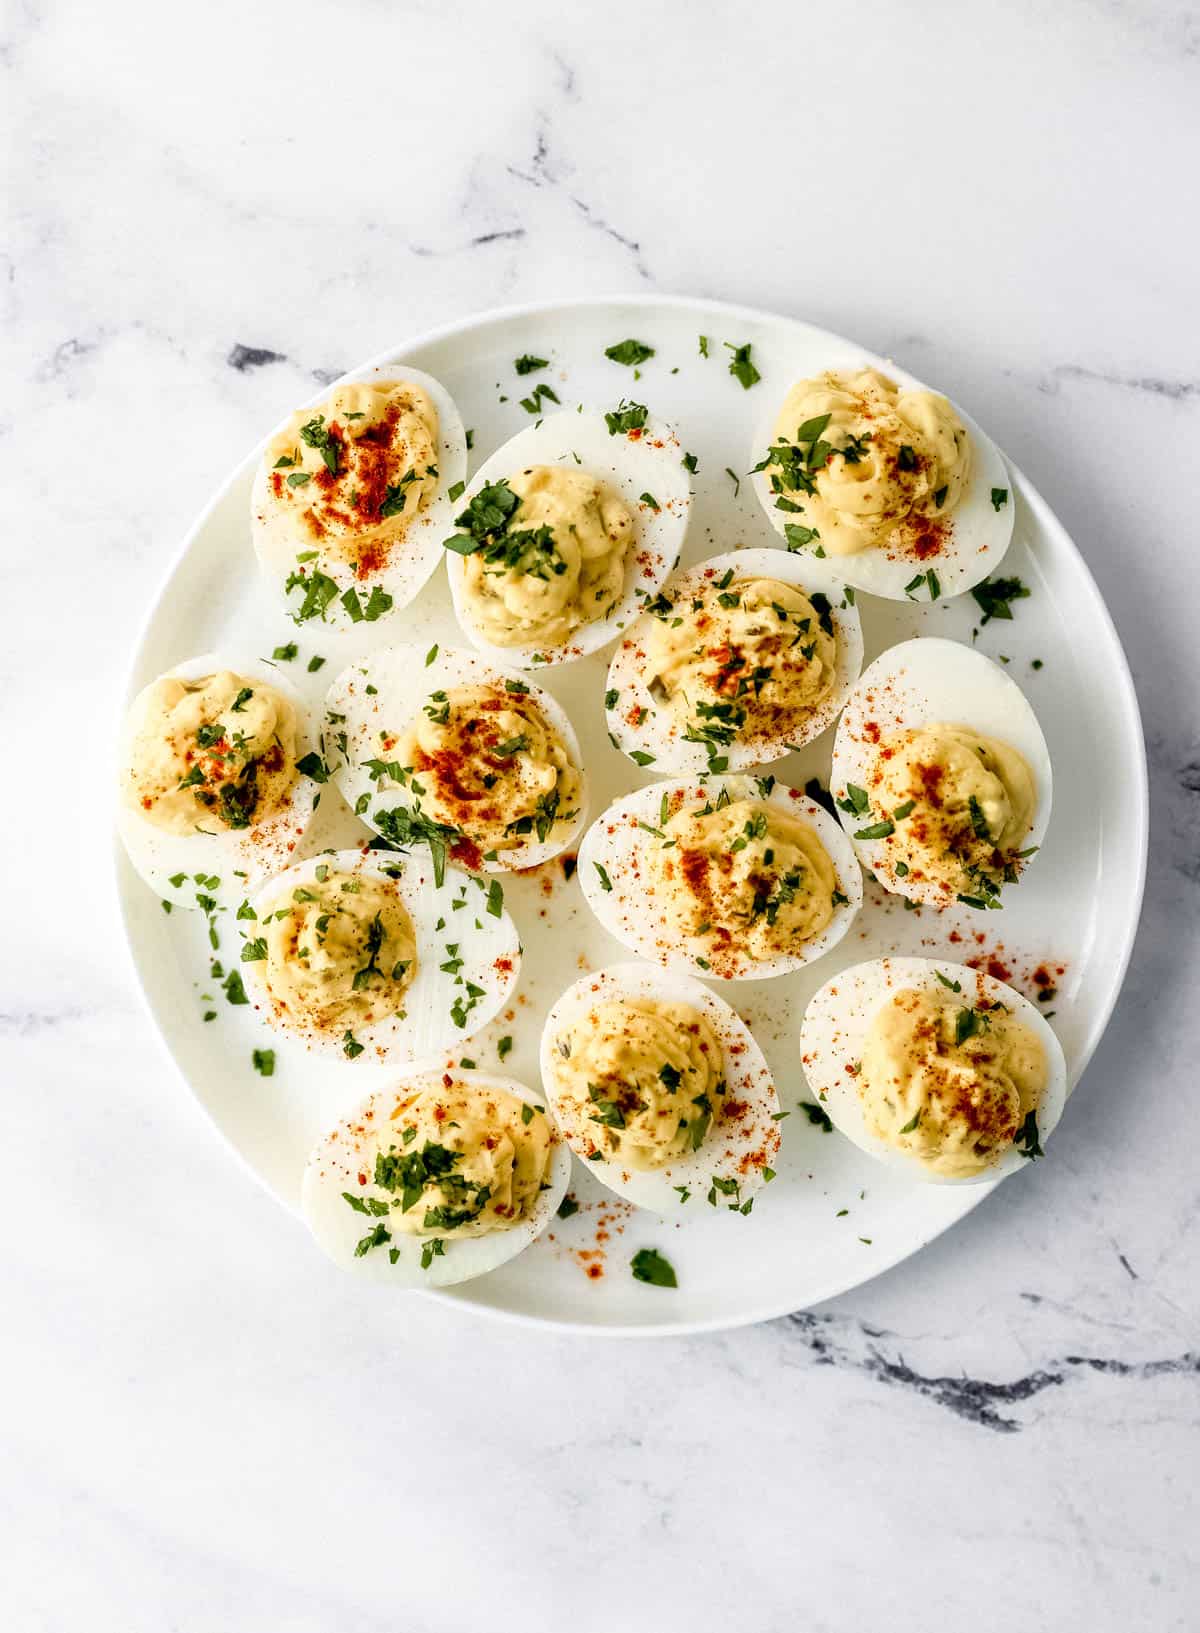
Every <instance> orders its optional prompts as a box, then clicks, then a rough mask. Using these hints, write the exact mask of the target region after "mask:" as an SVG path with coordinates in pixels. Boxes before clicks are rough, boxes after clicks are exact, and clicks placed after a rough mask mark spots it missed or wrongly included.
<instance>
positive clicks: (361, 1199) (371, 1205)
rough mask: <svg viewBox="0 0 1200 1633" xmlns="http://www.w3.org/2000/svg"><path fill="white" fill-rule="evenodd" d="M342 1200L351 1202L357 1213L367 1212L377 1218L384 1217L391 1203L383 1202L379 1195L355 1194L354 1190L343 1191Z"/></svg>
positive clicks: (369, 1215)
mask: <svg viewBox="0 0 1200 1633" xmlns="http://www.w3.org/2000/svg"><path fill="white" fill-rule="evenodd" d="M342 1201H343V1202H346V1203H349V1205H350V1207H352V1208H353V1209H354V1211H355V1213H365V1214H367V1215H368V1217H371V1218H375V1219H379V1218H382V1217H383V1216H385V1215H386V1214H387V1213H388V1211H389V1204H388V1203H386V1202H381V1201H380V1200H379V1198H378V1197H377V1196H355V1194H354V1192H353V1191H343V1192H342Z"/></svg>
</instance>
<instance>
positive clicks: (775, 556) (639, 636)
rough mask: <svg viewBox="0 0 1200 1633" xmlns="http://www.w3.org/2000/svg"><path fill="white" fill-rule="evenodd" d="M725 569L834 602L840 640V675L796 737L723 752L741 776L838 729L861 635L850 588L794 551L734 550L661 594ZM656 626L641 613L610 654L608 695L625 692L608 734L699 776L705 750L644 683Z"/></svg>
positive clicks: (609, 715) (678, 771)
mask: <svg viewBox="0 0 1200 1633" xmlns="http://www.w3.org/2000/svg"><path fill="white" fill-rule="evenodd" d="M814 569H815V570H814ZM728 570H732V571H733V573H734V574H735V577H736V578H774V579H778V580H779V581H780V582H782V583H785V584H789V585H794V586H795V587H796V588H797V589H801V590H804V591H805V592H806V593H810V592H812V591H819V592H824V594H826V595H827V596H828V597H829V599H830V618H831V621H832V623H833V626H834V631H835V634H836V637H837V670H836V677H835V681H834V688H833V691H832V692H831V693H830V694H829V696H828V698H826V699H825V700H824V702H822V703H821V704H820V705H819V707H818V708H816V709H814V710H812V711H811V713H810V716H809V719H808V721H807V723H805V724H804V725H802V726H801V729H800V730H799V731H797V732H793V733H792V734H791V735H789V736H788V737H787V738H786V739H785V738H782V737H780V738H769V737H768V738H759V739H756V740H755V741H754V742H753V743H736V742H735V743H731V744H729V746H728V747H727V748H725V749H723V750H722V751H721V752H722V754H723V755H725V756H726V757H727V758H728V761H729V770H730V771H732V772H737V771H747V770H749V769H750V768H751V767H753V766H761V765H770V764H772V763H773V762H774V761H776V760H781V759H783V758H784V756H785V755H787V754H790V753H791V752H792V750H793V749H795V748H802V747H803V746H804V745H805V744H807V743H811V742H815V740H816V739H817V738H818V737H820V736H821V735H822V734H823V733H824V732H826V731H828V730H829V728H830V727H831V726H832V725H834V724H835V722H836V721H837V718H838V716H839V715H840V713H841V711H842V708H843V707H844V705H845V702H846V699H847V697H848V696H849V694H850V689H851V687H852V686H853V685H854V682H855V681H856V680H857V679H858V676H859V675H860V673H861V672H862V660H863V633H862V619H861V618H860V617H859V613H858V608H857V607H856V606H855V605H854V604H853V603H852V602H847V601H846V600H845V592H846V585H845V584H844V583H843V581H842V580H841V579H840V578H839V577H838V576H837V574H836V572H835V571H833V570H832V568H831V567H830V565H829V563H828V562H826V561H820V560H818V559H817V558H815V557H811V556H804V557H798V556H796V555H795V554H794V553H793V552H791V551H780V550H770V549H767V550H763V549H753V550H734V551H729V552H727V553H725V554H723V555H719V556H711V557H710V558H709V559H708V560H707V561H701V562H697V564H696V565H695V566H694V567H688V568H686V569H685V570H684V571H683V572H680V573H676V574H674V575H673V577H672V578H671V579H670V580H668V582H667V584H666V585H665V586H664V589H665V592H666V593H667V594H668V595H670V594H676V595H681V596H682V595H686V594H687V593H689V592H691V591H693V590H694V589H699V588H701V587H702V586H703V585H704V584H705V583H707V582H708V581H709V580H710V578H711V577H712V575H714V574H715V575H716V576H717V577H718V578H719V577H721V576H723V574H724V573H725V572H726V571H728ZM835 596H839V597H841V598H842V599H841V601H840V602H839V601H834V599H833V598H834V597H835ZM654 622H655V618H654V615H653V614H652V613H643V614H642V616H641V617H640V618H639V619H638V620H637V621H636V623H634V624H632V625H631V626H630V628H629V629H628V630H627V631H626V632H625V635H624V638H623V639H622V641H621V644H620V646H619V647H618V648H617V650H616V652H615V653H614V654H613V658H612V662H611V663H610V665H609V669H608V678H607V680H606V682H605V697H606V699H607V697H608V694H609V693H610V692H611V691H612V690H614V689H615V690H617V691H618V692H619V693H620V698H619V699H618V702H617V704H616V705H615V706H614V707H612V708H609V707H608V705H607V702H606V704H605V711H604V712H605V718H606V720H607V722H608V731H609V735H610V736H611V737H612V739H613V741H614V742H615V743H616V745H617V747H618V748H619V749H621V751H622V752H623V753H624V754H626V755H628V756H630V757H632V755H633V753H634V752H635V751H641V752H643V753H653V754H654V757H655V758H654V767H655V772H656V773H659V772H669V773H671V774H673V775H678V776H698V775H699V774H700V773H701V772H703V771H704V769H705V767H706V766H707V764H708V757H707V755H706V754H705V751H704V748H703V746H702V745H701V744H699V743H689V742H686V741H685V740H684V738H683V735H682V732H681V731H680V729H679V726H678V724H677V723H676V722H675V720H674V719H673V717H672V715H671V711H670V709H669V708H668V707H666V706H665V705H663V706H660V705H659V704H658V703H657V702H656V701H655V699H654V696H653V695H652V693H651V692H650V690H649V688H648V687H647V686H646V685H645V684H644V682H643V680H642V665H641V663H640V661H639V658H638V652H637V649H638V647H639V646H644V645H645V643H646V641H647V640H648V638H649V633H650V630H651V629H652V627H653V625H654ZM630 693H632V701H633V703H634V704H635V705H637V706H638V707H640V708H642V709H644V710H645V711H646V713H645V714H644V715H643V718H642V720H641V721H640V723H639V724H638V725H637V726H634V725H632V724H630V722H629V721H628V720H626V719H625V715H626V714H627V713H628V707H629V706H628V703H627V699H628V696H629V694H630Z"/></svg>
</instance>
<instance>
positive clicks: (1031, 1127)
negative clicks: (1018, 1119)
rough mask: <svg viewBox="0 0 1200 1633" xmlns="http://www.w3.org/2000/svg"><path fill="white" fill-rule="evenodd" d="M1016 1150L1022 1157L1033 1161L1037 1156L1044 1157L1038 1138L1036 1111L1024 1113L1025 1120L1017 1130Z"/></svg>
mask: <svg viewBox="0 0 1200 1633" xmlns="http://www.w3.org/2000/svg"><path fill="white" fill-rule="evenodd" d="M1016 1146H1017V1150H1018V1151H1019V1152H1020V1153H1021V1155H1022V1156H1023V1157H1028V1159H1029V1160H1030V1162H1033V1161H1034V1160H1035V1159H1036V1158H1038V1157H1044V1156H1045V1155H1046V1153H1045V1152H1044V1151H1043V1150H1042V1144H1041V1141H1040V1140H1039V1138H1038V1126H1037V1112H1036V1111H1030V1112H1027V1113H1026V1115H1025V1121H1024V1122H1023V1123H1022V1124H1021V1126H1020V1128H1019V1129H1018V1130H1017V1138H1016Z"/></svg>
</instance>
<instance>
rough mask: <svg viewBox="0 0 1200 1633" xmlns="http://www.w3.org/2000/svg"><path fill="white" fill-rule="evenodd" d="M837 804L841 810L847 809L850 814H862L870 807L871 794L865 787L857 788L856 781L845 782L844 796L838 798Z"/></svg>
mask: <svg viewBox="0 0 1200 1633" xmlns="http://www.w3.org/2000/svg"><path fill="white" fill-rule="evenodd" d="M838 804H839V805H840V806H841V808H842V810H843V811H848V812H849V813H850V815H851V816H863V815H864V814H865V813H866V812H867V811H869V810H870V809H871V796H870V795H869V794H868V793H867V791H866V789H865V788H859V787H858V785H857V784H856V783H852V782H848V783H847V784H846V797H845V799H840V800H838Z"/></svg>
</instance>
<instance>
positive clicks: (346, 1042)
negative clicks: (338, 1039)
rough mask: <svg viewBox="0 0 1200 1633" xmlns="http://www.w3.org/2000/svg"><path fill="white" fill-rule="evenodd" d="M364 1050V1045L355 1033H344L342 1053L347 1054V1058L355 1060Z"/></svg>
mask: <svg viewBox="0 0 1200 1633" xmlns="http://www.w3.org/2000/svg"><path fill="white" fill-rule="evenodd" d="M362 1052H363V1045H362V1044H361V1043H359V1041H358V1039H357V1038H356V1037H355V1036H354V1033H353V1032H344V1033H343V1034H342V1053H343V1054H344V1055H345V1057H346V1059H347V1060H354V1059H355V1058H356V1057H357V1056H358V1055H361V1054H362Z"/></svg>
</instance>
